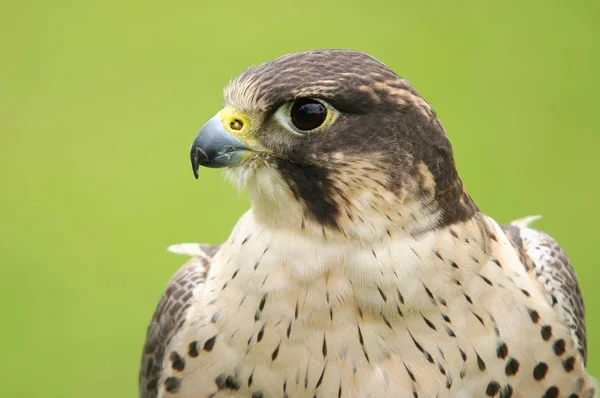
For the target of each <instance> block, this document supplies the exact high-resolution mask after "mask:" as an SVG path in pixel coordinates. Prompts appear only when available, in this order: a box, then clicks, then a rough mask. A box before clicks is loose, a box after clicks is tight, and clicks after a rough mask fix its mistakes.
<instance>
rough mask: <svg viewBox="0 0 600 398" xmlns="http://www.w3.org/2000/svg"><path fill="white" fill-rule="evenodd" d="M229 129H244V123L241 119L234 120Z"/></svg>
mask: <svg viewBox="0 0 600 398" xmlns="http://www.w3.org/2000/svg"><path fill="white" fill-rule="evenodd" d="M229 127H231V129H232V130H236V131H239V130H241V129H242V127H244V123H242V121H241V120H239V119H234V120H233V121H232V122H231V123H229Z"/></svg>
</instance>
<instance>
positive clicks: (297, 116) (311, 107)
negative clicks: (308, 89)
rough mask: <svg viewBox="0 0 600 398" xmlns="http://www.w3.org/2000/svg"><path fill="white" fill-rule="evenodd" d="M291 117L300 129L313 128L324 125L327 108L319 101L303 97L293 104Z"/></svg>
mask: <svg viewBox="0 0 600 398" xmlns="http://www.w3.org/2000/svg"><path fill="white" fill-rule="evenodd" d="M291 117H292V122H294V126H296V127H297V128H298V129H300V130H304V131H307V130H313V129H316V128H317V127H319V126H320V125H322V124H323V122H324V121H325V119H326V118H327V108H326V107H325V105H323V104H322V103H320V102H319V101H316V100H314V99H310V98H303V99H299V100H297V101H296V102H294V104H293V105H292V110H291Z"/></svg>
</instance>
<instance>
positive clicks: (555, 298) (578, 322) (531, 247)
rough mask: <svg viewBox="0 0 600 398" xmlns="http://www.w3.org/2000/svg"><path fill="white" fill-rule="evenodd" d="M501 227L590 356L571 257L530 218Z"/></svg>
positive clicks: (582, 353) (580, 297)
mask: <svg viewBox="0 0 600 398" xmlns="http://www.w3.org/2000/svg"><path fill="white" fill-rule="evenodd" d="M502 229H503V230H504V232H505V233H506V235H507V236H508V238H509V239H510V241H511V242H512V244H513V246H514V247H515V248H516V249H517V252H518V254H519V256H520V258H521V261H522V263H523V265H524V266H525V267H526V268H527V271H528V272H529V273H530V274H531V275H532V276H534V277H535V278H536V279H537V280H538V282H540V283H541V284H542V286H544V287H545V288H546V291H547V292H548V298H549V300H550V303H551V304H552V306H553V307H554V308H555V310H556V311H558V312H559V313H560V314H561V316H562V318H563V319H564V321H565V324H566V325H567V326H568V327H569V329H571V334H572V336H573V339H574V341H575V346H576V347H577V348H578V350H579V353H580V354H581V356H582V358H583V363H584V364H585V363H586V360H587V341H586V331H585V314H584V306H583V297H582V295H581V291H580V290H579V284H578V282H577V276H576V274H575V270H574V269H573V266H572V265H571V262H570V261H569V258H568V257H567V255H566V254H565V252H564V251H563V250H562V248H561V247H560V246H559V245H558V243H557V242H556V241H555V240H554V239H553V238H552V237H551V236H550V235H548V234H546V233H544V232H542V231H538V230H535V229H532V228H527V221H519V220H518V221H514V222H512V223H510V224H508V225H503V226H502Z"/></svg>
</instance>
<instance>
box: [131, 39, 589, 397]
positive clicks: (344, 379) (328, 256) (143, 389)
mask: <svg viewBox="0 0 600 398" xmlns="http://www.w3.org/2000/svg"><path fill="white" fill-rule="evenodd" d="M224 97H225V107H224V108H223V109H222V110H221V111H219V112H218V113H217V114H216V115H215V116H214V117H213V118H212V119H210V120H209V121H208V122H207V123H206V124H205V125H204V126H203V127H202V129H201V130H200V132H199V133H198V135H197V136H196V138H195V139H194V141H193V144H192V147H191V162H192V166H193V171H194V174H195V175H196V178H197V177H198V168H199V167H200V166H205V167H223V168H226V170H225V173H226V175H227V176H228V177H229V178H230V179H231V180H233V181H234V183H235V184H237V185H238V186H240V187H245V188H246V189H247V191H248V194H249V196H250V198H251V203H252V205H251V208H250V210H249V211H248V212H246V213H245V214H244V215H243V216H242V217H241V218H240V220H239V221H238V223H237V225H236V226H235V228H234V229H233V232H232V233H231V236H230V237H229V238H228V239H227V241H226V242H224V243H223V244H221V245H217V246H208V245H200V244H182V245H176V246H174V247H173V248H172V250H173V251H175V252H178V253H183V254H187V255H190V256H191V257H192V259H191V260H190V261H189V262H188V263H187V264H185V265H184V266H183V267H182V268H181V269H180V270H179V271H178V272H177V273H176V274H175V276H174V277H173V279H172V280H171V281H170V282H169V284H168V285H167V288H166V290H165V292H164V294H163V296H162V297H161V299H160V302H159V304H158V307H157V309H156V312H155V313H154V316H153V318H152V321H151V324H150V326H149V327H148V332H147V340H146V343H145V346H144V350H143V358H142V363H141V370H140V378H139V388H140V397H142V398H150V397H152V398H154V397H181V398H183V397H186V398H204V397H252V398H259V397H262V398H270V397H289V398H293V397H307V398H310V397H319V398H321V397H325V398H327V397H486V396H487V397H503V398H508V397H593V396H595V394H596V390H597V383H596V381H595V380H594V379H593V378H592V377H591V376H590V375H588V373H587V372H586V367H585V366H586V332H585V325H584V309H583V301H582V297H581V292H580V290H579V287H578V284H577V279H576V276H575V273H574V270H573V268H572V266H571V264H570V262H569V260H568V258H567V256H566V255H565V253H564V252H563V250H562V249H561V248H560V247H559V246H558V244H557V243H556V242H555V241H554V240H553V239H552V238H551V237H550V236H548V235H546V234H545V233H543V232H540V231H537V230H535V229H532V228H530V227H529V226H528V225H529V223H530V221H532V220H531V219H524V220H519V221H515V222H512V223H510V224H508V225H505V226H501V225H499V224H497V223H496V221H494V220H493V219H492V218H490V217H488V216H487V215H486V214H484V213H483V212H481V211H480V210H479V209H478V207H477V205H476V204H475V203H474V201H473V199H472V198H471V197H470V196H469V194H468V193H467V191H466V190H465V187H464V186H463V183H462V181H461V179H460V177H459V175H458V173H457V170H456V167H455V162H454V159H453V152H452V147H451V145H450V142H449V140H448V137H447V135H446V132H445V130H444V128H443V127H442V125H441V123H440V121H439V120H438V117H437V115H436V113H435V111H434V110H433V109H432V107H431V106H430V105H429V104H428V103H427V102H426V101H425V100H424V99H423V97H421V96H420V95H419V94H418V93H417V92H416V91H415V90H414V89H413V87H412V86H411V85H410V84H409V83H408V82H407V81H406V80H404V79H403V78H401V77H400V76H398V75H397V74H396V73H394V72H393V71H392V70H391V69H390V68H388V67H387V66H385V65H384V64H383V63H381V62H379V61H377V60H376V59H374V58H372V57H370V56H368V55H366V54H363V53H361V52H357V51H348V50H315V51H307V52H301V53H296V54H291V55H285V56H283V57H280V58H277V59H275V60H273V61H271V62H267V63H265V64H262V65H259V66H257V67H253V68H250V69H248V70H246V71H245V72H243V73H242V74H241V75H240V76H239V77H237V78H236V79H234V80H233V81H231V82H230V84H229V85H228V86H227V88H226V89H225V93H224Z"/></svg>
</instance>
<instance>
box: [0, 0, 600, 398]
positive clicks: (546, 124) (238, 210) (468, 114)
mask: <svg viewBox="0 0 600 398" xmlns="http://www.w3.org/2000/svg"><path fill="white" fill-rule="evenodd" d="M485 3H486V2H481V1H466V2H447V1H428V2H417V1H410V2H409V1H406V2H404V1H389V2H387V3H383V2H379V3H376V2H364V1H361V2H352V1H346V2H343V3H342V2H339V3H337V4H336V3H334V2H311V1H308V0H306V1H301V2H295V3H292V2H279V1H252V2H249V1H224V2H218V3H217V2H214V3H213V4H203V3H202V2H201V1H186V0H182V1H177V2H170V3H167V2H157V1H129V2H120V1H97V2H92V1H89V2H83V1H66V0H57V1H53V2H50V1H20V2H17V1H13V2H7V1H3V2H2V3H1V4H0V44H1V47H0V48H1V49H2V55H1V62H0V129H1V130H0V167H1V169H2V183H1V185H0V186H1V189H2V191H1V192H2V193H1V195H0V209H1V210H0V211H1V213H0V214H1V220H0V226H1V228H0V234H1V235H0V264H1V267H2V274H1V280H2V289H1V290H0V302H1V303H2V304H1V305H2V327H1V328H0V337H1V338H2V342H3V344H2V346H3V348H2V361H1V364H0V374H1V375H2V391H3V393H2V395H3V396H6V397H9V396H10V397H13V396H15V397H16V396H19V397H86V398H87V397H107V396H110V397H133V396H136V394H137V385H136V383H137V372H138V361H139V355H140V350H141V346H142V343H143V340H144V337H145V330H146V325H147V323H148V321H149V318H150V316H151V314H152V312H153V310H154V306H155V304H156V302H157V300H158V298H159V295H160V294H161V291H162V289H163V287H164V285H165V283H166V282H167V280H168V278H169V277H170V276H171V275H172V274H173V273H174V271H175V270H176V269H177V267H178V266H179V265H180V264H181V263H182V262H183V261H184V260H185V259H184V258H182V257H178V256H175V255H172V254H169V253H167V251H166V247H167V245H169V244H172V243H177V242H188V241H196V242H211V243H216V242H220V241H222V240H224V239H225V238H226V237H227V235H228V232H229V231H230V230H231V228H232V226H233V225H234V223H235V221H236V219H237V218H238V217H239V216H240V215H241V214H242V212H243V211H244V210H245V209H246V208H247V207H248V200H247V198H246V196H245V195H238V194H237V193H236V190H235V189H234V188H233V187H231V186H229V185H228V184H227V183H225V182H223V181H222V180H221V176H220V172H218V171H213V170H207V169H203V170H201V171H202V173H201V178H200V180H199V181H196V180H194V178H193V176H192V170H191V168H190V165H189V160H188V149H189V145H190V143H191V141H192V139H193V137H194V135H195V133H196V131H197V130H198V129H199V128H200V127H201V126H202V124H203V123H204V122H205V121H206V120H207V119H208V118H210V117H211V116H212V115H213V114H214V113H215V112H216V111H217V110H219V108H220V104H221V92H222V88H223V86H224V85H225V84H226V83H227V82H228V80H229V79H230V78H231V77H234V76H236V75H237V74H238V73H239V72H241V71H242V70H244V69H245V68H246V67H247V66H249V65H251V64H257V63H261V62H264V61H267V60H269V59H271V58H274V57H276V56H279V55H281V54H284V53H289V52H295V51H299V50H305V49H310V48H322V47H343V48H353V49H358V50H362V51H365V52H368V53H370V54H372V55H374V56H375V57H377V58H379V59H380V60H382V61H383V62H385V63H387V64H388V65H389V66H391V67H392V68H393V69H394V70H396V71H397V72H398V73H400V74H401V75H402V76H404V77H406V78H407V79H409V80H410V81H411V82H412V83H413V84H414V86H415V87H416V88H417V90H419V91H420V93H421V94H423V95H424V96H425V98H426V99H427V100H428V101H429V102H430V103H432V104H433V106H434V107H435V109H436V110H437V112H438V114H439V115H440V117H441V120H442V122H443V123H444V125H445V127H446V129H447V131H448V134H449V135H450V137H451V139H452V142H453V143H454V147H455V151H456V158H457V162H458V166H459V170H460V172H461V173H462V176H463V179H464V180H465V183H466V185H467V187H468V189H469V190H470V192H471V194H472V196H473V197H474V198H475V200H476V201H477V203H478V204H479V206H480V207H481V208H482V209H483V210H484V211H486V212H487V213H488V214H490V215H492V216H493V217H495V218H496V219H497V220H499V221H501V222H505V221H508V220H510V219H512V218H516V217H521V216H525V215H528V214H538V213H541V214H543V215H544V219H543V220H542V221H541V222H540V223H539V224H538V226H539V227H541V228H544V229H545V230H547V231H548V232H550V233H551V234H552V235H554V236H555V237H556V238H557V239H558V240H559V241H560V242H561V244H562V245H563V246H564V247H565V248H566V250H567V252H568V253H569V255H570V256H571V259H572V260H573V261H574V263H575V267H576V270H577V272H578V274H579V278H580V281H581V285H582V289H583V293H584V297H585V300H586V303H587V319H588V336H589V350H590V351H589V369H590V370H591V372H592V374H594V375H596V376H600V306H599V305H597V304H598V300H599V299H600V288H598V282H597V281H598V280H599V278H600V267H599V266H598V261H597V260H596V258H597V256H596V254H595V252H594V250H597V249H598V247H599V246H597V245H598V243H599V241H598V238H597V230H598V224H599V223H600V216H599V215H598V211H597V209H598V199H597V195H598V193H599V192H600V191H599V188H598V172H599V171H600V159H599V158H598V147H599V146H600V132H599V131H598V123H597V114H598V106H599V105H600V101H599V100H598V92H599V91H600V78H599V74H598V71H599V70H600V57H599V51H598V43H599V41H600V24H598V20H599V18H600V3H599V2H598V1H596V0H590V1H571V2H564V1H547V2H543V3H541V2H537V1H513V0H511V1H506V2H503V3H501V2H494V4H493V5H492V4H491V2H490V4H485Z"/></svg>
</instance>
